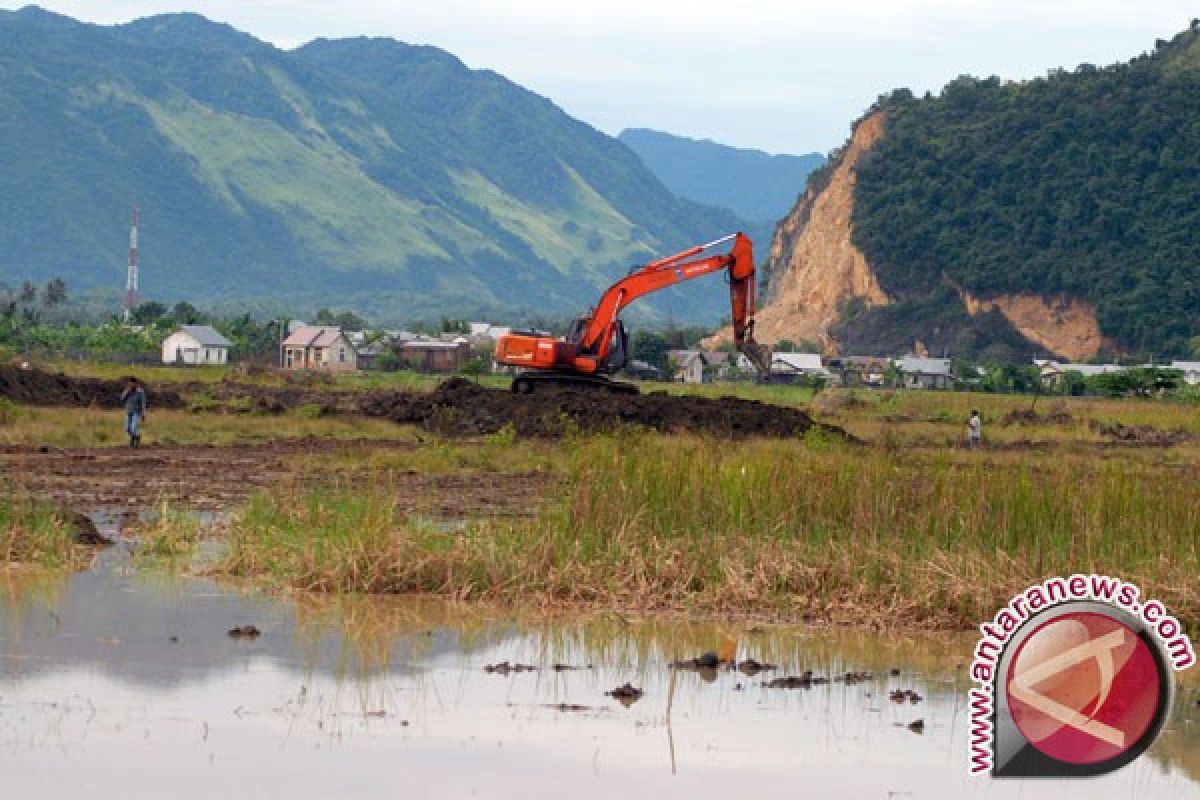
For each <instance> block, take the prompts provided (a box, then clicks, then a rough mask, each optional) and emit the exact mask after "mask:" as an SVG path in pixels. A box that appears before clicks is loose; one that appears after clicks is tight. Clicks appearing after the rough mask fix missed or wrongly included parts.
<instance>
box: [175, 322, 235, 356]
mask: <svg viewBox="0 0 1200 800" xmlns="http://www.w3.org/2000/svg"><path fill="white" fill-rule="evenodd" d="M232 346H233V343H232V342H230V341H229V340H228V339H226V338H225V337H224V336H222V335H221V334H219V333H217V331H216V330H215V329H214V328H212V327H211V326H209V325H181V326H180V327H179V330H177V331H175V332H174V333H172V334H171V335H170V336H168V337H167V338H166V339H163V343H162V362H163V363H164V364H228V363H229V348H230V347H232Z"/></svg>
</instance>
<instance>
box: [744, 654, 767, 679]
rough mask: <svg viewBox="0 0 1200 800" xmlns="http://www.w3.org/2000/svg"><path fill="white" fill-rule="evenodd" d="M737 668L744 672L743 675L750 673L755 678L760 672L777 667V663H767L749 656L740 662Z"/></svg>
mask: <svg viewBox="0 0 1200 800" xmlns="http://www.w3.org/2000/svg"><path fill="white" fill-rule="evenodd" d="M737 668H738V672H740V673H742V674H743V675H748V676H750V677H751V678H753V677H754V676H755V675H757V674H759V673H760V672H767V671H769V670H773V669H775V665H774V664H765V663H763V662H761V661H756V660H754V659H753V658H747V659H746V660H744V661H741V662H739V663H738V665H737Z"/></svg>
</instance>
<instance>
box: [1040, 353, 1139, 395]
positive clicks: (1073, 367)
mask: <svg viewBox="0 0 1200 800" xmlns="http://www.w3.org/2000/svg"><path fill="white" fill-rule="evenodd" d="M1033 363H1034V364H1035V365H1036V366H1037V367H1038V368H1039V369H1040V376H1041V381H1042V386H1045V387H1046V388H1048V389H1052V388H1056V387H1058V386H1059V385H1060V384H1061V383H1062V381H1063V377H1064V376H1065V375H1066V374H1067V373H1068V372H1076V373H1079V374H1080V375H1081V376H1083V377H1084V378H1092V377H1095V376H1096V375H1107V374H1109V373H1112V372H1122V371H1124V370H1125V369H1127V367H1123V366H1121V365H1120V364H1069V363H1068V364H1064V363H1061V362H1058V361H1047V360H1044V359H1038V358H1035V359H1034V360H1033Z"/></svg>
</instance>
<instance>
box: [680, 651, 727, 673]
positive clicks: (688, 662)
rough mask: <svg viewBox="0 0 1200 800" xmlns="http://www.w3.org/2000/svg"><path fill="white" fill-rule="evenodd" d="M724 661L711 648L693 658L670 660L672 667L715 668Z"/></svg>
mask: <svg viewBox="0 0 1200 800" xmlns="http://www.w3.org/2000/svg"><path fill="white" fill-rule="evenodd" d="M725 663H726V662H724V661H722V660H721V658H720V656H718V655H717V654H716V653H714V652H712V651H711V650H710V651H709V652H707V653H702V654H701V655H698V656H696V657H695V658H688V659H684V660H683V661H672V662H671V668H672V669H716V668H717V667H720V666H723V665H724V664H725Z"/></svg>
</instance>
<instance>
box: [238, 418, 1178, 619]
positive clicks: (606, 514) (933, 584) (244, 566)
mask: <svg viewBox="0 0 1200 800" xmlns="http://www.w3.org/2000/svg"><path fill="white" fill-rule="evenodd" d="M568 446H569V447H570V448H572V452H571V455H570V457H569V463H568V465H567V471H568V473H569V478H568V481H567V492H566V497H565V498H564V499H562V500H561V501H559V502H555V503H551V504H550V505H549V507H548V508H546V509H545V510H544V511H543V512H542V513H540V514H539V515H537V516H535V517H533V518H532V519H529V520H518V521H488V520H482V521H480V522H478V523H475V524H473V525H471V526H470V527H468V528H467V529H466V530H465V531H455V532H446V531H444V530H437V529H433V528H430V527H428V526H422V525H420V524H417V523H414V522H413V521H411V520H410V519H408V518H407V517H406V516H405V514H404V512H403V511H401V510H400V509H399V507H398V506H397V504H396V503H395V501H394V499H393V498H392V497H391V495H390V494H389V492H388V491H387V490H386V488H366V487H364V488H359V489H355V490H352V491H328V490H311V489H310V490H297V491H295V492H291V493H287V494H284V495H265V494H264V495H259V496H257V497H256V498H254V499H253V500H252V501H251V502H250V503H249V505H248V506H247V507H246V509H245V510H244V511H243V513H242V515H241V517H240V518H239V520H238V521H237V522H236V523H235V524H234V525H233V526H232V532H231V544H230V551H229V554H228V557H227V559H226V561H225V562H224V564H223V565H222V568H223V570H224V571H226V572H228V573H229V574H232V575H239V576H260V577H262V576H265V577H268V578H270V579H273V580H275V581H278V582H279V583H281V584H286V585H289V586H294V587H301V588H306V589H315V590H323V591H334V592H379V593H436V594H442V595H449V596H451V597H456V598H463V599H483V600H492V601H501V602H506V603H518V604H522V605H529V606H564V605H565V606H572V607H600V606H603V607H618V608H628V609H637V610H668V609H670V610H685V611H703V612H718V613H730V614H750V615H755V616H761V617H766V618H775V619H788V620H796V619H806V618H807V619H820V620H836V621H847V620H850V621H860V622H865V623H871V624H882V625H888V624H903V625H926V626H937V627H957V626H971V625H974V624H977V623H978V622H979V621H980V620H981V619H983V618H985V617H990V616H991V614H992V613H993V612H994V611H995V609H996V608H997V607H998V606H999V605H1001V604H1002V603H1003V602H1005V601H1006V600H1007V598H1008V596H1010V595H1011V594H1012V593H1014V592H1015V591H1017V590H1019V589H1021V588H1024V587H1025V586H1026V585H1028V584H1030V583H1033V582H1035V581H1039V580H1042V579H1044V578H1046V577H1048V576H1050V575H1054V574H1063V573H1066V574H1069V573H1072V572H1081V571H1082V572H1101V573H1105V574H1113V575H1119V576H1121V577H1123V578H1125V579H1127V580H1133V581H1137V582H1139V583H1140V584H1141V585H1142V587H1143V589H1144V590H1145V591H1146V592H1149V593H1153V594H1155V595H1156V596H1159V597H1160V598H1161V599H1163V600H1164V601H1165V602H1167V603H1168V605H1169V606H1170V607H1171V609H1172V611H1173V612H1175V613H1177V614H1179V615H1181V616H1182V617H1183V618H1184V619H1186V620H1187V621H1188V622H1189V623H1191V624H1193V625H1195V624H1196V623H1197V622H1198V621H1200V581H1198V580H1197V575H1200V569H1198V567H1200V557H1198V553H1197V548H1198V545H1197V542H1198V541H1200V504H1197V503H1196V502H1195V497H1196V490H1197V488H1198V487H1197V483H1198V481H1197V478H1196V476H1195V474H1194V473H1187V472H1185V471H1176V472H1175V473H1173V474H1167V473H1165V472H1164V471H1163V470H1159V469H1151V468H1149V467H1147V466H1145V465H1143V464H1141V463H1140V462H1136V461H1131V462H1125V461H1121V460H1105V461H1097V460H1093V459H1089V458H1086V457H1073V456H1067V457H1059V458H1054V459H1041V460H1029V461H1024V462H1017V463H1011V462H1005V461H1002V460H997V459H990V458H986V457H983V456H980V457H974V454H972V455H970V456H966V455H965V454H962V453H945V454H940V453H935V454H932V455H931V454H928V453H924V454H918V455H915V456H914V455H911V454H907V453H905V452H903V451H900V452H896V451H893V450H889V449H888V448H882V447H879V448H863V447H853V446H848V445H845V444H843V443H840V442H834V441H828V440H824V439H821V438H820V437H814V438H810V439H809V440H805V441H796V440H793V441H750V442H744V443H738V444H731V443H729V442H725V441H711V440H706V439H702V438H695V437H679V436H659V435H644V434H639V433H624V434H617V435H612V436H601V437H592V438H588V439H580V440H577V441H574V442H571V443H569V444H568ZM367 484H368V486H374V485H375V484H374V482H367Z"/></svg>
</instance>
